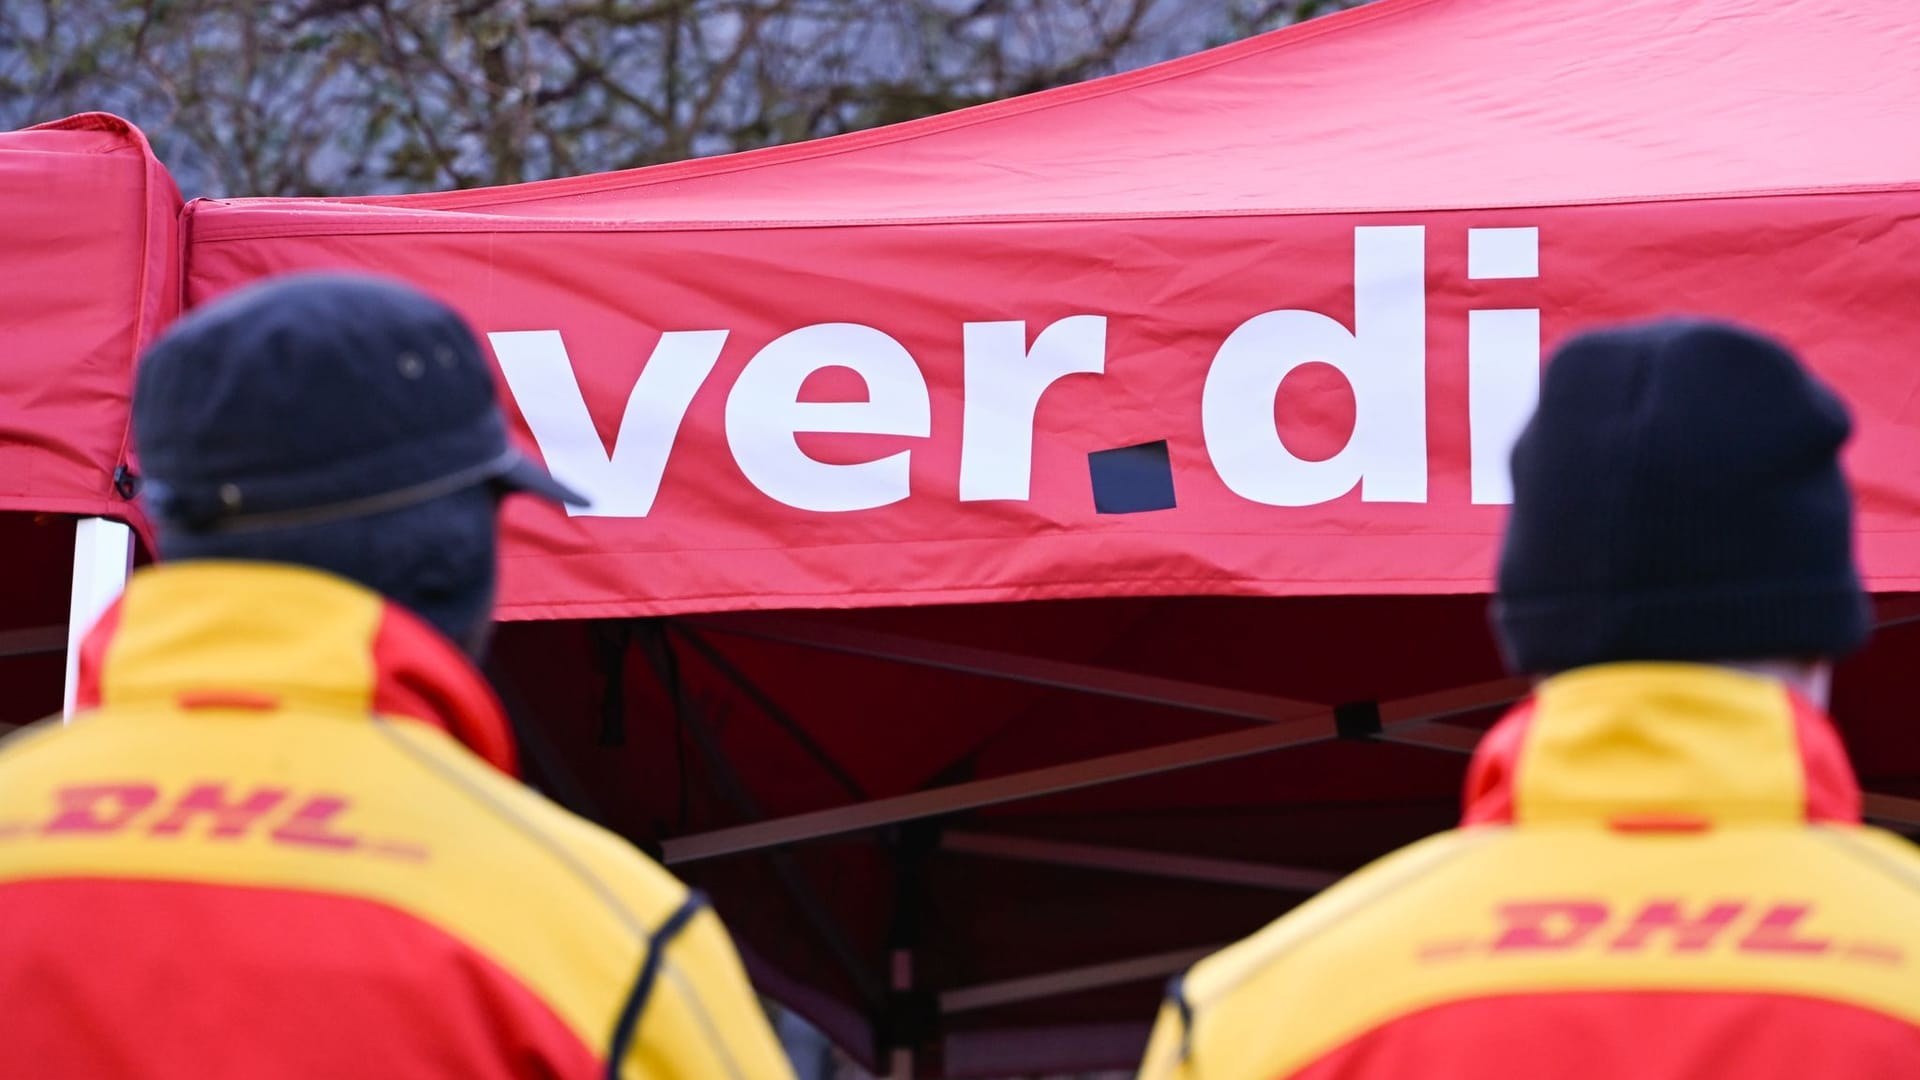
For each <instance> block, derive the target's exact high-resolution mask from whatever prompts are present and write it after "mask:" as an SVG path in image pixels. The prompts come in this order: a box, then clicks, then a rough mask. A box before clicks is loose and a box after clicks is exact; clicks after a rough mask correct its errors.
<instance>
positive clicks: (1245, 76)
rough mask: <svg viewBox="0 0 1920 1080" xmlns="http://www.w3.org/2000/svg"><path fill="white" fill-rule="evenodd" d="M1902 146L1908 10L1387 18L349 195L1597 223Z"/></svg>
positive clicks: (691, 215) (1821, 174) (1460, 1)
mask: <svg viewBox="0 0 1920 1080" xmlns="http://www.w3.org/2000/svg"><path fill="white" fill-rule="evenodd" d="M1842 118H1844V122H1837V121H1838V120H1840V119H1842ZM1917 130H1920V22H1915V21H1914V20H1913V19H1912V10H1911V5H1910V4H1908V3H1906V2H1905V0H1854V2H1851V3H1847V4H1832V3H1826V2H1823V0H1692V2H1689V3H1686V4H1675V3H1672V2H1671V0H1611V2H1605V3H1602V2H1597V0H1474V2H1467V0H1380V2H1378V3H1376V4H1373V5H1370V6H1367V7H1363V8H1358V9H1356V10H1353V11H1351V12H1347V13H1344V14H1340V15H1335V16H1331V17H1328V18H1325V19H1322V20H1318V21H1315V22H1312V23H1309V24H1306V25H1303V26H1299V27H1295V28H1291V29H1287V30H1282V31H1279V32H1276V33H1272V34H1267V35H1264V36H1261V37H1257V38H1253V39H1251V40H1248V41H1244V42H1241V43H1238V44H1235V45H1230V46H1227V47H1224V48H1219V49H1215V50H1212V51H1210V52H1206V53H1201V54H1199V55H1196V56H1192V57H1188V58H1185V59H1182V60H1176V61H1173V62H1171V63H1166V64H1161V65H1158V66H1155V67H1151V68H1147V69H1144V70H1141V71H1137V72H1134V73H1131V74H1127V75H1123V76H1118V77H1114V78H1108V79H1102V80H1098V81H1095V82H1091V83H1085V84H1081V85H1079V86H1073V87H1068V88H1065V89H1061V90H1056V91H1052V92H1048V93H1042V94H1036V95H1032V96H1029V97H1024V98H1018V99H1013V100H1011V101H1006V102H1000V103H996V104H990V105H985V106H981V107H978V108H974V109H968V110H965V111H962V112H958V113H952V114H948V115H945V116H940V117H934V118H931V119H928V120H924V121H918V122H914V123H908V124H901V125H897V126H894V127H890V128H884V129H880V130H877V131H871V132H863V133H858V134H854V135H849V136H844V137H840V138H835V139H827V140H821V141H817V142H812V143H805V144H798V145H794V146H790V147H779V148H774V149H770V150H764V151H756V152H752V153H746V154H737V155H732V156H729V157H723V158H716V159H708V160H704V161H692V162H682V163H675V164H670V165H664V166H658V167H654V168H648V169H640V170H632V171H628V172H621V173H611V174H604V175H599V176H589V177H580V178H574V179H565V180H558V181H546V182H539V183H532V184H523V185H518V186H513V187H505V188H494V189H486V190H481V191H475V192H455V193H442V194H433V195H424V196H401V197H382V198H370V199H365V200H355V201H357V202H361V203H365V204H374V205H381V206H387V207H393V208H403V207H404V208H412V209H438V210H458V211H467V212H474V213H486V214H495V215H511V216H527V217H540V218H562V219H574V220H582V221H586V220H595V219H599V220H608V219H611V220H619V221H645V222H661V223H670V222H702V223H709V224H712V223H720V222H752V223H769V222H795V223H805V222H835V223H847V222H856V221H869V220H872V221H878V220H903V219H904V220H913V219H921V220H954V219H964V218H968V217H975V216H978V217H984V218H991V219H995V220H1006V219H1009V218H1021V217H1031V216H1050V217H1051V216H1066V217H1112V216H1131V215H1178V214H1232V213H1256V212H1258V213H1272V212H1276V211H1297V212H1316V211H1342V210H1344V211H1369V210H1421V209H1448V208H1468V207H1477V208H1488V207H1514V206H1539V205H1562V204H1571V203H1580V204H1591V203H1596V202H1609V201H1641V200H1660V199H1672V198H1685V197H1698V196H1722V195H1747V194H1762V193H1771V194H1779V193H1795V192H1801V191H1807V190H1833V189H1859V188H1867V189H1884V188H1888V187H1907V186H1912V184H1913V183H1914V181H1915V178H1916V177H1920V143H1916V142H1915V140H1914V139H1913V138H1912V133H1913V132H1914V131H1917ZM772 166H778V167H777V168H773V167H772ZM306 205H307V209H308V210H309V212H312V211H314V210H316V209H317V208H315V207H313V205H312V204H306ZM256 207H257V208H258V209H261V210H266V209H268V208H269V207H268V204H256Z"/></svg>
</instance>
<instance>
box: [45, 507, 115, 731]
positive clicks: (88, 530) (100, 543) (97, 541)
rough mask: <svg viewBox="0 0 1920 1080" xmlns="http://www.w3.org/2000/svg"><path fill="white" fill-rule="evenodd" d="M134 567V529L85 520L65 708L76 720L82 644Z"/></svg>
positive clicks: (78, 534)
mask: <svg viewBox="0 0 1920 1080" xmlns="http://www.w3.org/2000/svg"><path fill="white" fill-rule="evenodd" d="M132 565H133V530H132V529H129V528H127V527H126V526H125V525H122V524H121V523H119V522H117V521H108V520H107V519H106V518H82V519H81V520H80V523H79V525H77V526H76V527H75V529H74V535H73V601H72V604H71V605H70V606H69V607H68V609H67V694H66V697H65V698H64V699H63V700H64V702H65V704H64V705H63V706H62V709H61V714H60V715H61V717H62V718H63V719H64V720H71V719H73V699H74V694H75V692H76V691H77V690H78V689H79V686H80V678H79V677H80V642H81V639H83V638H85V637H86V635H87V631H88V630H91V629H93V623H94V620H96V619H98V618H99V617H100V613H101V612H103V611H105V610H107V606H108V605H109V604H112V603H113V601H114V600H115V599H116V598H117V597H119V595H120V590H122V589H124V588H126V587H127V571H128V569H129V568H130V567H131V566H132Z"/></svg>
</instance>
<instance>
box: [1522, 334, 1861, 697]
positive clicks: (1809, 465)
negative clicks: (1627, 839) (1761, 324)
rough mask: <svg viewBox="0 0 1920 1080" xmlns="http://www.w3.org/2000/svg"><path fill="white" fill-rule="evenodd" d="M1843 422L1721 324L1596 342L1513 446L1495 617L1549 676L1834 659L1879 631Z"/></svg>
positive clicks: (1822, 393)
mask: <svg viewBox="0 0 1920 1080" xmlns="http://www.w3.org/2000/svg"><path fill="white" fill-rule="evenodd" d="M1851 426H1852V425H1851V422H1850V421H1849V419H1848V416H1847V410H1846V407H1845V406H1844V405H1842V404H1841V402H1840V400H1839V398H1837V397H1836V396H1835V395H1834V394H1833V392H1832V391H1830V390H1828V389H1827V388H1826V387H1825V386H1824V385H1822V384H1821V383H1820V382H1819V381H1818V380H1817V379H1815V378H1814V377H1813V376H1812V375H1811V374H1809V373H1808V372H1807V371H1806V370H1805V369H1804V368H1802V367H1801V366H1800V364H1799V362H1798V361H1797V360H1795V359H1794V356H1793V354H1792V353H1790V352H1788V351H1787V350H1786V349H1785V348H1784V347H1782V346H1781V345H1779V344H1777V343H1775V342H1773V341H1771V340H1768V339H1767V338H1764V337H1761V336H1759V335H1758V334H1755V333H1752V332H1750V331H1747V330H1744V329H1740V328H1738V327H1734V326H1729V325H1725V324H1721V323H1713V322H1706V321H1699V320H1664V321H1660V322H1654V323H1647V324H1642V325H1633V326H1623V327H1617V328H1613V329H1608V330H1601V331H1596V332H1593V333H1587V334H1582V335H1580V336H1578V337H1575V338H1574V339H1572V340H1571V341H1569V342H1567V343H1566V344H1565V345H1564V346H1562V347H1561V348H1560V350H1559V351H1558V352H1557V353H1555V354H1554V356H1553V359H1552V360H1551V362H1550V363H1549V364H1548V365H1547V369H1546V374H1545V376H1544V377H1543V379H1542V382H1541V387H1540V405H1539V409H1538V410H1537V411H1536V412H1535V413H1534V416H1533V419H1532V420H1531V421H1530V422H1529V423H1528V424H1527V426H1526V429H1525V430H1524V431H1523V432H1522V433H1521V435H1520V438H1519V441H1518V442H1517V443H1516V444H1515V445H1514V448H1513V514H1512V518H1511V520H1510V521H1509V522H1508V525H1507V534H1506V542H1505V545H1504V547H1503V549H1502V551H1501V555H1500V571H1499V591H1498V595H1497V596H1496V597H1495V599H1494V604H1493V620H1494V625H1495V627H1496V629H1497V631H1498V633H1499V637H1500V641H1501V646H1502V648H1503V649H1504V651H1505V653H1506V657H1507V660H1508V663H1509V664H1510V665H1511V666H1512V667H1513V668H1514V669H1515V670H1517V671H1521V672H1526V673H1530V674H1542V673H1547V672H1554V671H1563V670H1566V669H1568V668H1575V667H1581V666H1584V665H1588V664H1599V663H1607V662H1610V661H1620V660H1682V661H1685V660H1694V661H1712V660H1756V659H1771V658H1779V659H1785V658H1800V657H1809V658H1810V657H1836V656H1841V655H1844V654H1846V653H1849V652H1852V651H1853V650H1854V649H1857V648H1858V647H1859V646H1860V645H1861V644H1862V643H1864V642H1865V641H1866V638H1867V634H1868V632H1869V629H1870V618H1869V608H1868V603H1867V598H1866V595H1865V593H1864V591H1863V590H1862V588H1861V585H1860V577H1859V574H1858V573H1857V572H1856V570H1855V569H1854V562H1853V520H1852V519H1853V508H1852V500H1851V498H1850V497H1849V495H1848V491H1847V483H1846V479H1845V477H1844V476H1842V475H1841V472H1840V462H1839V451H1840V447H1841V445H1842V444H1843V443H1845V442H1846V440H1847V436H1848V434H1849V432H1850V431H1851Z"/></svg>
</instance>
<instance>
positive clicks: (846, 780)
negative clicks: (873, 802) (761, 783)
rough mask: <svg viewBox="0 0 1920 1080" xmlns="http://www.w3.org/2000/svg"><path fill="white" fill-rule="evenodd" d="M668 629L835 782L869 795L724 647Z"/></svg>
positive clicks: (688, 631) (855, 793) (849, 791)
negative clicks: (768, 694) (732, 658)
mask: <svg viewBox="0 0 1920 1080" xmlns="http://www.w3.org/2000/svg"><path fill="white" fill-rule="evenodd" d="M667 629H668V630H669V631H670V632H672V633H675V634H677V635H678V636H679V637H680V639H681V640H683V641H685V642H686V643H687V644H688V645H689V646H690V647H692V649H693V651H694V652H697V653H699V654H700V658H701V659H702V660H705V661H706V662H707V666H708V667H711V668H713V670H714V671H715V672H718V673H719V675H720V677H721V678H723V679H725V680H727V681H728V682H730V683H732V684H733V686H734V688H735V689H737V690H739V691H740V693H741V694H743V695H745V696H746V699H747V700H748V701H751V702H753V704H754V707H755V708H757V709H759V710H760V711H761V712H762V713H764V714H765V715H766V717H767V719H769V720H771V721H773V722H774V724H776V725H777V726H778V727H779V728H780V730H781V731H784V732H786V733H787V737H788V738H791V739H792V740H793V741H794V743H795V744H796V745H798V746H799V747H800V749H801V750H803V751H805V752H806V754H807V756H808V757H810V758H812V759H813V760H814V762H815V763H816V764H818V765H819V766H820V768H821V769H822V770H823V771H824V772H826V774H827V775H828V776H831V777H833V780H834V783H837V784H839V785H840V789H841V790H842V791H845V792H846V793H847V794H848V795H850V796H852V797H853V798H855V799H865V798H866V797H867V793H866V791H865V790H864V789H863V788H861V786H860V784H859V782H858V781H856V780H855V779H854V778H853V777H852V776H851V775H849V774H848V773H847V771H846V770H845V769H843V768H841V767H840V763H839V762H838V761H835V760H834V758H833V755H832V754H829V753H827V750H826V747H824V746H821V745H820V744H819V743H818V742H816V741H815V740H814V738H813V736H811V735H809V734H807V730H806V729H805V728H803V727H801V726H800V725H799V724H797V723H795V722H794V720H793V717H791V716H789V715H787V711H786V710H785V709H782V708H781V707H780V706H779V705H778V704H776V703H775V702H774V700H773V699H772V698H770V697H768V696H767V694H766V692H765V691H764V690H761V689H760V687H759V685H758V684H756V683H755V682H754V681H753V680H752V679H749V678H747V675H746V672H743V671H741V670H740V669H739V668H738V667H737V666H735V664H734V663H733V661H731V660H728V659H727V658H726V657H725V656H724V655H722V654H721V652H720V650H718V649H716V648H714V647H713V643H712V642H710V641H708V640H707V639H705V638H703V637H701V636H700V635H699V634H698V633H696V632H694V631H693V630H692V629H691V628H689V627H686V626H681V625H677V624H675V623H672V622H669V623H667Z"/></svg>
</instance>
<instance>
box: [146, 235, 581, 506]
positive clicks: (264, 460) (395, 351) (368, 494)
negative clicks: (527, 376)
mask: <svg viewBox="0 0 1920 1080" xmlns="http://www.w3.org/2000/svg"><path fill="white" fill-rule="evenodd" d="M133 429H134V442H135V446H136V447H137V449H138V451H139V458H140V467H141V470H142V472H143V473H144V485H145V486H144V491H145V499H146V504H147V508H148V511H149V512H150V513H151V514H152V515H153V516H154V517H155V519H156V520H157V521H158V522H159V523H160V524H161V525H162V526H163V527H165V528H172V529H180V530H185V531H187V532H195V533H207V532H238V531H249V530H254V529H273V528H286V527H295V526H299V525H304V524H316V523H320V522H327V521H341V520H346V519H350V518H358V517H365V516H368V515H371V514H378V513H383V512H385V511H389V510H395V509H399V508H401V507H406V506H412V505H416V504H419V503H424V502H427V501H428V500H431V499H436V498H439V497H441V496H443V495H448V494H451V493H453V492H456V491H460V490H462V489H464V488H467V487H470V486H473V485H478V484H489V485H492V486H494V487H496V488H497V489H499V490H501V491H502V492H513V491H518V492H526V493H528V494H532V495H537V496H540V497H542V498H544V499H546V500H548V501H550V502H554V503H563V504H569V505H574V506H584V505H586V500H585V499H583V498H581V497H580V496H579V495H577V494H575V493H574V492H573V491H571V490H569V489H568V488H567V487H565V486H564V485H562V484H560V483H559V482H558V481H556V480H554V479H553V478H552V477H551V476H549V475H547V472H546V470H545V469H543V468H541V467H540V465H539V464H538V463H536V462H534V461H532V460H530V459H529V458H527V457H526V456H525V455H523V454H521V453H520V452H519V451H518V450H515V449H514V448H513V446H512V444H511V443H510V442H509V441H508V438H507V428H506V421H505V419H504V418H503V417H502V416H501V414H500V409H499V406H498V403H497V401H496V400H495V393H494V381H493V375H492V372H491V370H490V369H489V367H488V364H487V362H486V360H485V358H484V357H482V356H481V353H480V345H479V342H478V341H476V340H475V338H474V335H473V332H472V331H471V330H469V329H468V328H467V325H466V323H465V322H464V321H462V320H461V318H460V316H459V315H458V314H456V313H455V312H454V311H453V309H451V308H449V307H448V306H447V305H445V304H443V303H441V302H440V301H438V300H435V299H433V298H432V297H429V296H427V295H426V294H425V293H422V292H420V291H419V290H417V289H415V288H413V287H411V286H408V285H404V284H401V283H399V282H397V281H390V280H386V279H383V278H378V277H371V276H364V275H352V274H316V273H303V274H291V275H287V276H284V277H279V278H273V279H270V280H268V281H266V282H263V283H261V284H257V285H252V286H249V287H247V288H244V289H241V290H238V291H236V292H233V293H231V294H229V295H227V296H224V297H222V298H220V299H219V300H216V301H214V302H213V303H210V304H208V305H206V306H205V307H201V308H198V309H196V310H195V311H193V312H191V313H189V314H188V315H187V316H186V317H184V318H182V319H181V320H180V321H179V322H177V323H175V324H174V325H173V327H172V328H170V329H169V330H168V331H167V332H166V333H165V334H164V335H163V336H162V337H161V338H160V340H159V341H157V342H155V343H154V345H153V347H152V348H150V349H149V350H148V351H147V353H146V355H145V356H144V357H143V358H142V360H141V363H140V370H139V373H138V377H137V379H136V382H135V387H134V395H133Z"/></svg>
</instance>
